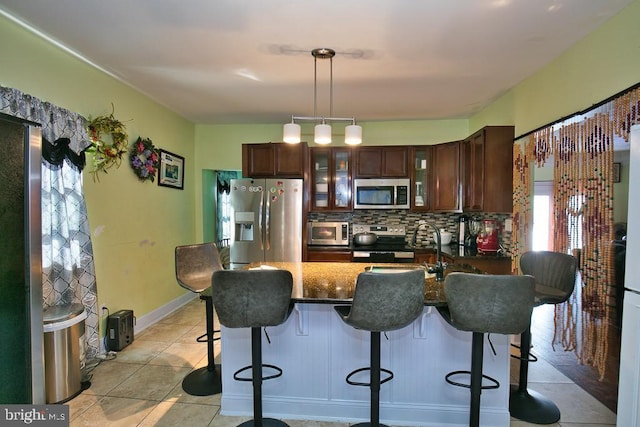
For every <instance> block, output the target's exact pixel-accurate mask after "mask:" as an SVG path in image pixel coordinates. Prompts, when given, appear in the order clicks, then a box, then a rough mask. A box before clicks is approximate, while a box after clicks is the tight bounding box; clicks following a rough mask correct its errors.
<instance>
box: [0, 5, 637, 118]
mask: <svg viewBox="0 0 640 427" xmlns="http://www.w3.org/2000/svg"><path fill="white" fill-rule="evenodd" d="M631 1H632V0H589V1H584V0H535V1H534V0H455V1H451V0H428V1H417V0H348V1H345V0H305V1H291V0H259V1H254V0H189V1H180V0H135V1H131V0H108V1H86V0H85V1H83V0H56V1H51V0H0V13H3V14H5V15H7V16H9V17H12V18H13V19H15V20H17V21H19V22H21V23H24V24H25V25H27V26H28V27H31V28H33V29H35V30H36V31H37V32H39V33H40V34H42V35H43V36H45V37H46V38H48V39H50V40H52V41H55V42H56V43H58V44H59V45H61V46H62V47H64V48H66V49H67V50H69V51H71V52H73V53H75V54H77V55H78V56H80V57H81V58H84V59H85V60H87V61H89V62H91V63H92V64H94V65H95V66H97V67H99V68H100V69H102V70H104V71H106V72H108V73H109V74H111V75H113V76H115V77H116V78H118V79H120V80H121V81H123V82H125V83H127V84H128V85H130V86H132V87H134V88H136V89H137V90H139V91H140V92H142V93H144V94H146V95H147V96H149V97H150V98H152V99H154V100H156V101H157V102H159V103H160V104H162V105H164V106H166V107H168V108H169V109H171V110H173V111H175V112H176V113H178V114H180V115H181V116H183V117H185V118H187V119H189V120H190V121H192V122H194V123H199V124H218V123H230V124H231V123H283V122H286V121H288V120H289V119H290V118H291V115H292V114H294V115H313V112H314V109H313V107H314V102H313V101H314V98H313V97H314V95H313V94H314V91H313V87H314V85H313V81H314V60H313V57H312V56H311V50H312V49H314V48H322V47H325V48H331V49H334V50H336V51H337V54H336V56H335V58H334V59H333V88H334V90H333V114H332V116H333V117H346V116H348V117H350V116H355V117H356V118H357V119H358V120H359V121H374V120H401V119H402V120H406V119H443V118H464V117H468V116H469V115H471V114H473V113H475V112H477V111H479V110H480V109H482V108H483V107H484V106H486V105H488V104H489V103H491V102H492V101H494V100H495V99H496V98H498V97H499V96H500V95H501V94H503V93H505V92H507V91H508V90H509V89H511V88H512V87H513V86H514V85H516V84H518V83H519V82H521V81H522V80H524V79H525V78H527V77H528V76H530V75H532V74H534V73H535V72H536V71H537V70H539V69H540V68H542V67H543V66H544V65H545V64H547V63H549V62H550V61H552V60H553V59H554V58H556V57H557V56H559V55H560V54H562V53H563V52H564V51H565V50H567V49H568V48H569V47H571V46H572V45H573V44H575V43H576V42H577V41H579V40H580V39H582V38H583V37H584V36H585V35H587V34H588V33H590V32H591V31H593V30H594V29H595V28H597V27H598V26H600V25H601V24H603V23H604V22H605V21H607V20H608V19H609V18H610V17H612V16H613V15H615V14H616V13H617V12H619V11H620V10H621V9H622V8H624V6H626V5H627V4H628V3H630V2H631ZM329 64H330V62H329V60H322V59H321V60H318V64H317V72H318V75H317V79H318V92H317V107H318V108H317V113H318V115H325V116H328V115H329V100H328V94H329V86H328V79H329V70H330V67H329Z"/></svg>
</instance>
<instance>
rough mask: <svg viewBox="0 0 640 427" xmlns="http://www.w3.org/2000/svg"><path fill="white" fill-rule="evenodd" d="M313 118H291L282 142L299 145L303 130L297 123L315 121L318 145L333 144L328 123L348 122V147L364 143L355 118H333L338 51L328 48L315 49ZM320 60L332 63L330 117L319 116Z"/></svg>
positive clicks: (346, 129) (313, 52) (346, 128)
mask: <svg viewBox="0 0 640 427" xmlns="http://www.w3.org/2000/svg"><path fill="white" fill-rule="evenodd" d="M311 55H312V56H313V116H312V117H307V116H291V123H286V124H285V125H284V127H283V132H282V133H283V137H282V140H283V141H284V142H286V143H289V144H298V143H299V142H300V133H301V128H300V125H299V124H298V123H296V121H314V122H316V123H317V122H319V123H318V124H317V125H316V126H315V128H314V132H313V134H314V137H313V140H314V142H315V143H316V144H322V145H326V144H331V131H332V129H331V125H330V124H328V123H327V122H338V121H346V122H351V124H350V125H347V126H346V127H345V132H344V142H345V144H347V145H359V144H361V143H362V127H361V126H359V125H357V124H356V119H355V117H331V116H332V115H333V57H334V56H335V55H336V51H335V50H333V49H328V48H319V49H313V50H312V51H311ZM318 58H319V59H327V58H328V59H329V61H330V67H329V69H330V78H329V117H325V116H318V114H317V111H318V101H317V99H318V96H317V95H318Z"/></svg>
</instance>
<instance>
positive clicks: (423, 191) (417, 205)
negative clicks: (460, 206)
mask: <svg viewBox="0 0 640 427" xmlns="http://www.w3.org/2000/svg"><path fill="white" fill-rule="evenodd" d="M409 158H410V159H411V160H410V164H411V165H412V167H411V177H410V178H411V185H412V188H411V210H414V211H428V210H430V209H431V179H432V167H431V160H432V155H431V146H429V145H416V146H411V147H410V149H409Z"/></svg>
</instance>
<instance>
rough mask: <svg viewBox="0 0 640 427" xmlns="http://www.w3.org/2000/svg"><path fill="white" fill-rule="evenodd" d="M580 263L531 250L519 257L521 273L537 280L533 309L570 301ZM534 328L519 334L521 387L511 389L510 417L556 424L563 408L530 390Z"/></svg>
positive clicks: (547, 252) (574, 259)
mask: <svg viewBox="0 0 640 427" xmlns="http://www.w3.org/2000/svg"><path fill="white" fill-rule="evenodd" d="M577 264H578V263H577V260H576V258H575V257H573V256H571V255H567V254H563V253H559V252H549V251H531V252H526V253H524V254H522V257H520V270H521V272H522V274H528V275H531V276H534V277H535V283H536V287H535V302H534V306H539V305H542V304H561V303H563V302H565V301H566V300H568V299H569V297H570V296H571V293H572V292H573V288H574V286H575V282H576V269H577ZM530 349H531V325H529V327H528V328H527V329H526V330H525V331H524V332H523V333H522V334H521V335H520V358H519V359H520V376H519V382H518V386H517V387H515V386H512V389H511V395H510V397H509V412H510V413H511V416H512V417H514V418H517V419H519V420H522V421H527V422H529V423H534V424H553V423H555V422H557V421H558V420H559V419H560V409H558V407H557V406H556V404H555V403H553V402H552V401H551V400H549V399H548V398H547V397H545V396H543V395H542V394H540V393H538V392H536V391H533V390H527V383H528V376H529V362H530V361H534V362H535V361H536V360H537V359H536V358H535V357H534V356H532V355H530V351H531V350H530Z"/></svg>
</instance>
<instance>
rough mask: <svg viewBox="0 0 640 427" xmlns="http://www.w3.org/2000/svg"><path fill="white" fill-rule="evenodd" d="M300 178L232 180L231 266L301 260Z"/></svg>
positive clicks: (234, 267) (233, 267)
mask: <svg viewBox="0 0 640 427" xmlns="http://www.w3.org/2000/svg"><path fill="white" fill-rule="evenodd" d="M302 188H303V187H302V180H301V179H276V178H274V179H251V178H244V179H232V180H231V190H230V196H231V212H230V216H231V222H232V227H231V228H232V236H231V248H230V258H231V260H230V261H231V268H232V269H238V268H243V267H245V266H247V265H248V264H249V263H252V262H260V261H286V262H295V261H302V194H303V191H302Z"/></svg>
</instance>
